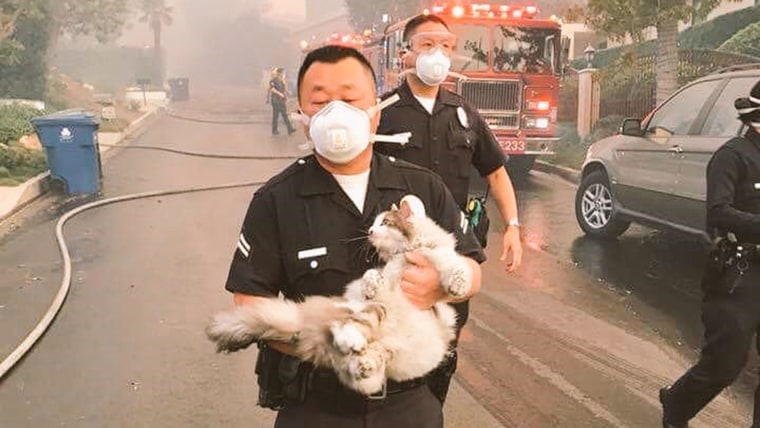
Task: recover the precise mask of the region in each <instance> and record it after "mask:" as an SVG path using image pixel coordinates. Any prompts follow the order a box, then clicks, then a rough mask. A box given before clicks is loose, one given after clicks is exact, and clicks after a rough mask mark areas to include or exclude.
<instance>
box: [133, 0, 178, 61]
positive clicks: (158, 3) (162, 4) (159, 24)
mask: <svg viewBox="0 0 760 428" xmlns="http://www.w3.org/2000/svg"><path fill="white" fill-rule="evenodd" d="M142 11H143V16H142V17H141V18H140V22H147V23H148V25H149V26H150V29H151V30H152V31H153V49H155V51H156V53H158V52H159V51H160V50H161V30H162V29H163V27H164V26H165V25H167V26H168V25H172V13H174V8H173V7H171V6H167V5H166V0H143V6H142Z"/></svg>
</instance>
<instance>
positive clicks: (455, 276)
mask: <svg viewBox="0 0 760 428" xmlns="http://www.w3.org/2000/svg"><path fill="white" fill-rule="evenodd" d="M443 285H444V290H445V291H446V293H448V294H449V295H450V296H452V297H455V298H461V297H464V296H466V295H468V294H469V293H470V288H471V287H472V273H471V272H470V269H469V266H467V265H464V266H462V267H461V268H457V269H453V270H452V271H451V273H450V274H449V275H447V278H446V280H445V281H444V284H443Z"/></svg>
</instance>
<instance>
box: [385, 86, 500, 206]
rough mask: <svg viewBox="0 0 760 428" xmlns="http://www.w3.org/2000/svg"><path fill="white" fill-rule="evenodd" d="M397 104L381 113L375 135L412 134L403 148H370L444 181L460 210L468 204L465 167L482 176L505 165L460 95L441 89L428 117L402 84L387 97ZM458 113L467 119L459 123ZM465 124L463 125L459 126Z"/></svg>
mask: <svg viewBox="0 0 760 428" xmlns="http://www.w3.org/2000/svg"><path fill="white" fill-rule="evenodd" d="M394 94H398V95H399V97H400V100H399V101H397V102H396V103H394V104H392V105H391V106H389V107H386V108H385V109H383V112H382V114H381V116H380V126H379V128H378V131H377V133H378V134H383V135H388V134H397V133H402V132H411V133H412V137H411V140H410V141H409V143H408V144H406V145H405V146H401V145H399V144H395V143H381V142H377V143H375V150H376V151H378V152H380V153H385V154H387V155H392V156H395V157H397V158H399V159H403V160H406V161H409V162H411V163H414V164H417V165H420V166H423V167H425V168H429V169H431V170H432V171H433V172H435V173H437V174H438V175H440V176H441V178H443V181H444V183H446V185H447V186H448V187H449V189H450V190H451V193H452V194H453V195H454V199H455V200H456V201H457V203H458V204H459V206H460V207H463V206H464V205H465V204H466V203H467V193H468V190H469V179H470V165H474V166H475V168H476V169H477V170H478V172H479V173H480V175H481V176H484V177H485V176H486V175H488V174H491V173H492V172H494V171H495V170H496V169H497V168H499V167H501V166H503V165H504V154H503V153H502V151H501V148H500V147H499V143H498V142H497V141H496V139H495V138H494V136H493V134H492V133H491V131H490V129H489V128H488V124H486V122H485V121H484V120H483V117H482V116H480V114H479V113H478V112H477V110H475V109H474V108H473V107H471V106H470V105H469V104H468V103H467V102H466V101H465V100H464V99H463V98H462V97H460V96H459V95H457V94H455V93H453V92H451V91H448V90H446V89H443V88H441V89H440V90H439V91H438V97H437V98H436V100H435V105H434V107H433V113H432V114H430V113H429V112H428V111H427V110H426V109H425V107H423V106H422V105H421V104H420V102H419V101H418V100H417V99H416V98H415V97H414V95H413V94H412V90H411V88H409V84H408V83H406V82H404V83H403V84H402V85H401V86H399V87H398V88H397V89H396V90H394V91H392V92H390V93H388V94H386V95H384V96H383V98H388V97H390V96H392V95H394ZM457 110H463V112H464V113H465V115H466V118H464V119H460V118H459V117H458V113H457ZM463 122H464V123H463Z"/></svg>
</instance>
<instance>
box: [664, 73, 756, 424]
mask: <svg viewBox="0 0 760 428" xmlns="http://www.w3.org/2000/svg"><path fill="white" fill-rule="evenodd" d="M735 106H736V109H737V112H738V114H739V119H740V120H741V121H742V123H743V125H744V127H746V128H747V129H746V132H745V133H744V135H743V136H742V137H736V138H732V139H731V140H729V141H728V142H726V143H725V144H724V145H723V146H722V147H720V148H719V149H718V150H717V151H716V152H715V153H714V154H713V157H712V159H711V160H710V163H709V164H708V166H707V227H708V230H709V231H710V232H714V233H713V235H714V236H715V237H716V246H715V249H714V250H713V251H712V252H711V254H710V261H709V266H708V269H707V271H706V274H705V277H704V279H703V283H702V288H703V290H704V293H705V296H704V300H703V303H702V322H703V324H704V328H705V345H704V347H703V348H702V355H701V357H700V359H699V362H697V364H696V365H694V366H693V367H692V368H691V369H689V370H688V371H687V372H686V373H685V374H684V375H683V376H682V377H681V378H680V379H678V380H677V381H676V382H675V384H673V385H672V386H670V387H666V388H663V389H662V390H661V391H660V401H661V402H662V406H663V427H666V428H667V427H673V428H681V427H686V426H688V421H689V420H690V419H692V418H693V417H694V416H696V414H697V413H698V412H699V411H700V410H702V408H704V407H705V406H706V405H707V404H708V403H709V402H710V401H711V400H712V399H713V398H715V397H716V396H717V395H718V394H719V393H720V392H721V391H722V390H723V389H724V388H726V387H727V386H729V385H730V384H731V383H733V382H734V380H735V379H736V378H737V377H738V376H739V374H740V373H741V371H742V369H743V368H744V366H745V364H746V362H747V355H748V353H749V349H750V346H751V344H752V338H753V337H755V338H756V339H758V337H757V336H758V333H759V332H760V81H758V82H757V83H756V84H755V86H754V87H753V88H752V90H751V92H750V94H749V96H748V97H746V98H739V99H737V100H736V103H735ZM757 346H758V349H757V352H758V353H760V341H758V345H757ZM753 421H754V422H753V424H752V427H753V428H760V386H758V389H757V390H756V391H755V408H754V419H753Z"/></svg>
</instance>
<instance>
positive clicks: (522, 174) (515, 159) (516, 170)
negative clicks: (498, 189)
mask: <svg viewBox="0 0 760 428" xmlns="http://www.w3.org/2000/svg"><path fill="white" fill-rule="evenodd" d="M535 163H536V157H535V156H531V155H520V156H518V155H513V156H510V157H509V160H508V161H507V172H509V178H511V179H512V180H524V179H525V178H527V177H528V174H529V173H530V170H531V169H533V164H535Z"/></svg>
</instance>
